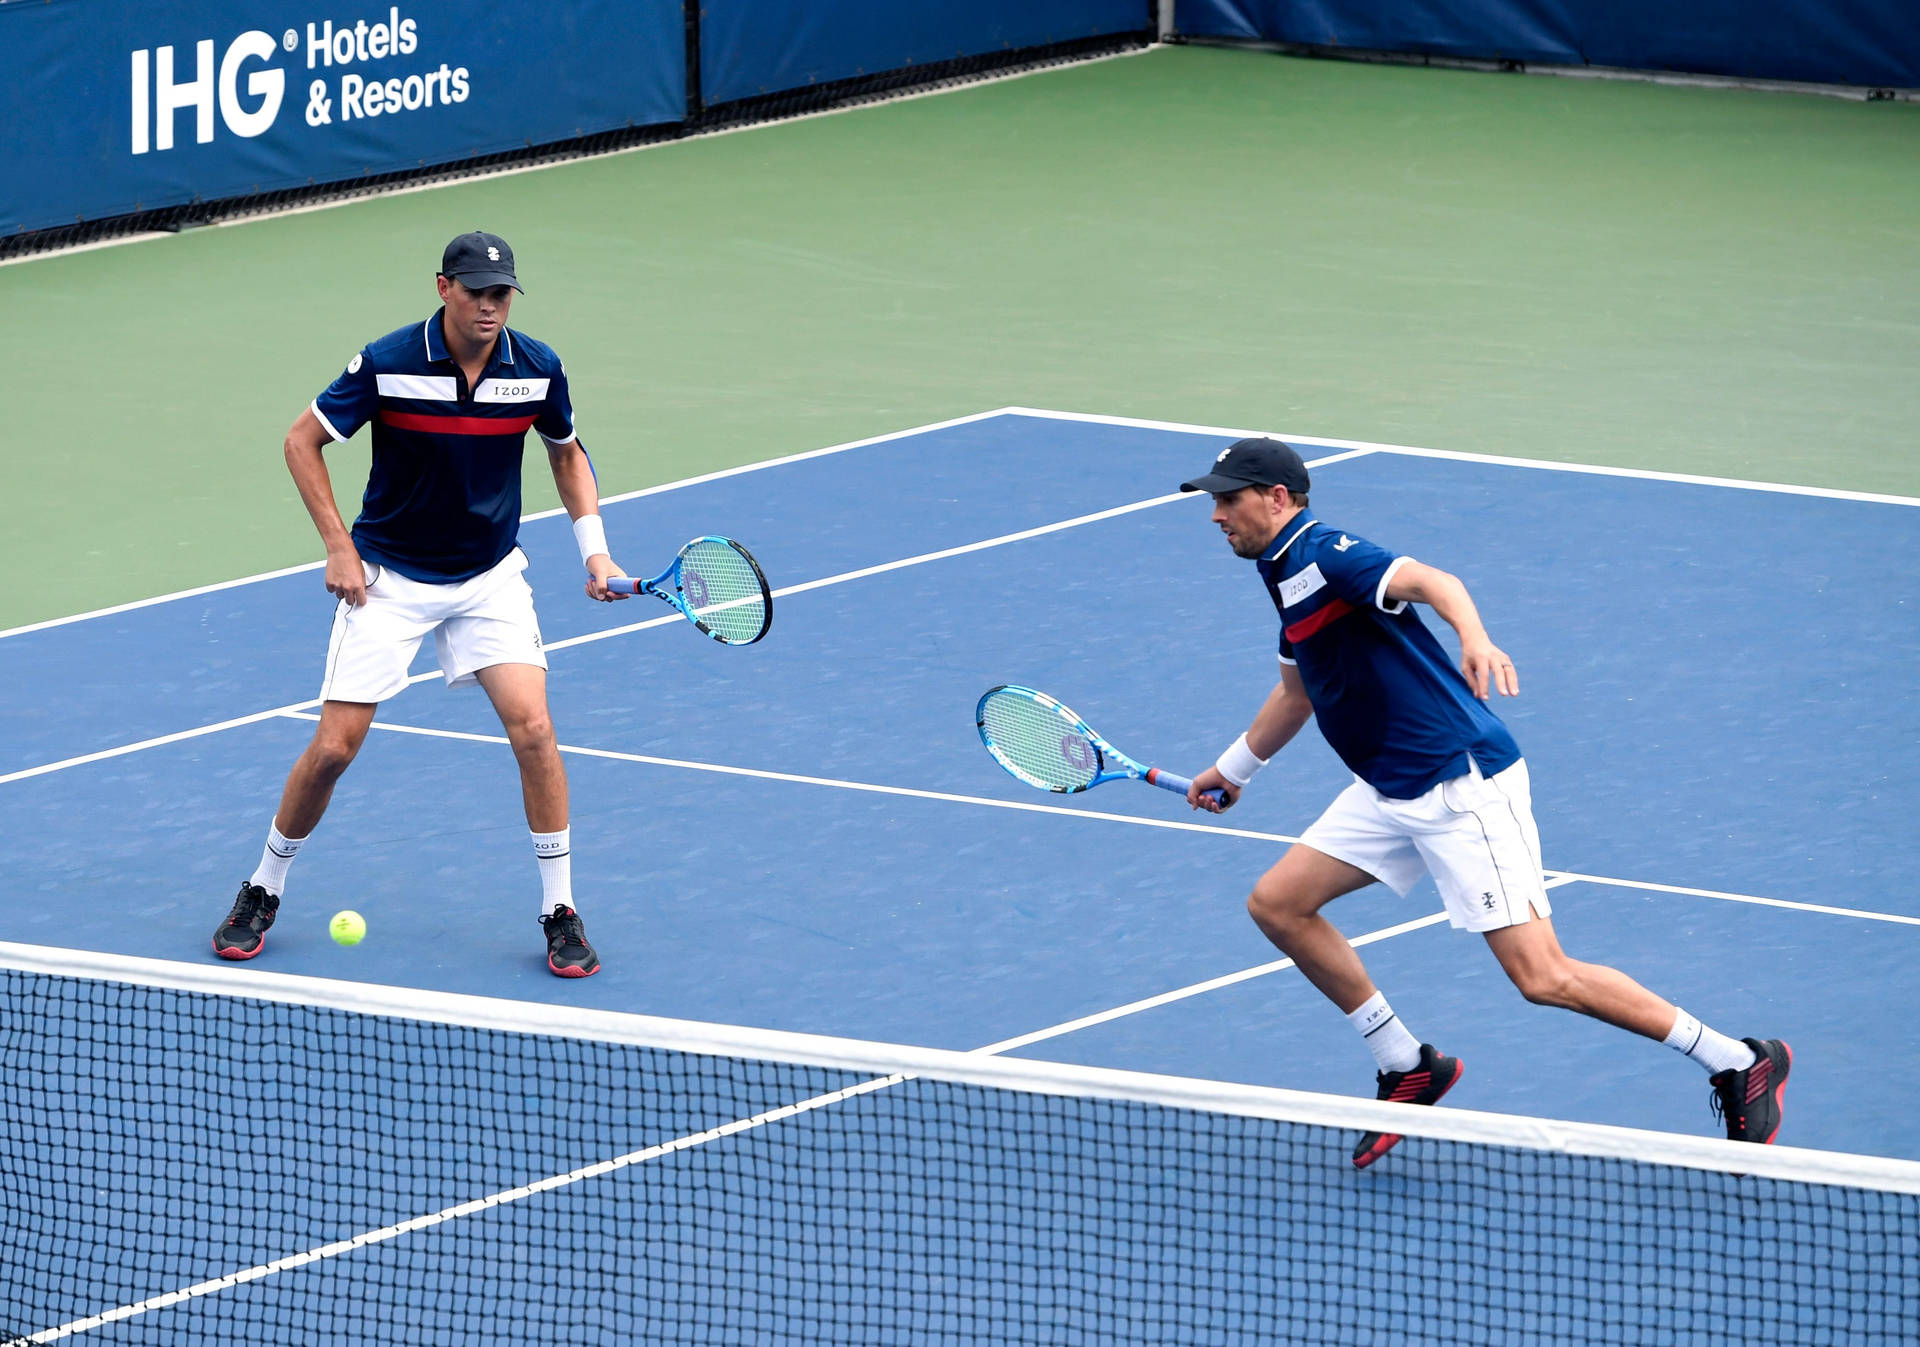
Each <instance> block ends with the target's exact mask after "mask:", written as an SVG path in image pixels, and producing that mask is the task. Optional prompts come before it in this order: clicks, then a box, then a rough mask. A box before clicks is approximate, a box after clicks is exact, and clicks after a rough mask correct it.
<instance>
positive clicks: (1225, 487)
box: [1180, 472, 1267, 496]
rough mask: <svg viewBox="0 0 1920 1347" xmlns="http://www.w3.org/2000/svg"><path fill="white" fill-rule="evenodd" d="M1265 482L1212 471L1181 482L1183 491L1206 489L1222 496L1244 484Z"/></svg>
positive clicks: (1250, 484)
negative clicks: (1250, 480)
mask: <svg viewBox="0 0 1920 1347" xmlns="http://www.w3.org/2000/svg"><path fill="white" fill-rule="evenodd" d="M1265 485H1267V483H1265V482H1249V481H1247V480H1246V479H1245V478H1244V477H1227V476H1224V475H1222V474H1221V473H1217V472H1210V473H1208V474H1207V475H1206V476H1205V477H1196V478H1194V479H1193V480H1192V481H1191V482H1182V483H1180V489H1181V490H1182V491H1206V492H1210V493H1212V494H1213V495H1216V496H1221V495H1225V494H1227V493H1228V492H1230V491H1238V490H1239V489H1240V488H1241V487H1244V486H1265Z"/></svg>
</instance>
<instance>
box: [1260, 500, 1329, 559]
mask: <svg viewBox="0 0 1920 1347" xmlns="http://www.w3.org/2000/svg"><path fill="white" fill-rule="evenodd" d="M1319 522H1320V521H1319V520H1317V519H1315V518H1314V517H1313V511H1311V510H1302V511H1301V512H1300V513H1299V514H1297V515H1295V516H1294V517H1293V518H1292V519H1290V520H1288V521H1287V526H1286V527H1285V528H1283V529H1281V530H1280V532H1279V533H1278V534H1276V535H1275V536H1274V539H1273V546H1271V547H1269V548H1268V549H1267V550H1266V552H1265V553H1264V554H1262V556H1261V558H1260V560H1262V561H1278V560H1280V558H1281V556H1282V555H1283V554H1284V553H1285V552H1286V550H1287V549H1288V548H1289V547H1292V546H1293V540H1294V539H1296V538H1298V537H1299V536H1300V535H1301V534H1303V533H1305V532H1306V531H1307V530H1308V529H1310V528H1312V527H1313V526H1314V525H1315V524H1317V523H1319Z"/></svg>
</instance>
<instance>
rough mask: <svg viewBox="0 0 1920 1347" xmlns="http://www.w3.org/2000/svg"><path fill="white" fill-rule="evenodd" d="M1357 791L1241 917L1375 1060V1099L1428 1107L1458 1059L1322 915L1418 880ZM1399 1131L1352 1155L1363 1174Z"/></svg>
mask: <svg viewBox="0 0 1920 1347" xmlns="http://www.w3.org/2000/svg"><path fill="white" fill-rule="evenodd" d="M1376 802H1377V797H1376V796H1375V794H1374V792H1373V791H1372V790H1370V789H1369V788H1368V787H1366V786H1363V785H1360V784H1358V783H1356V784H1354V785H1352V786H1349V787H1348V788H1347V789H1346V790H1345V791H1343V792H1341V794H1340V795H1339V797H1338V798H1336V799H1335V800H1334V802H1333V803H1332V804H1331V805H1329V806H1328V808H1327V810H1326V812H1325V813H1323V814H1322V815H1321V816H1320V818H1319V819H1317V820H1316V821H1315V822H1314V824H1313V826H1312V827H1311V828H1309V829H1307V832H1306V835H1305V837H1303V838H1302V839H1301V841H1300V843H1299V844H1298V845H1296V846H1294V847H1293V848H1292V849H1291V850H1289V851H1288V852H1287V854H1286V855H1285V856H1283V857H1282V858H1281V859H1280V863H1279V864H1277V865H1275V866H1274V867H1273V868H1272V869H1271V870H1269V871H1267V873H1266V874H1264V875H1262V876H1261V878H1260V881H1259V882H1258V883H1257V884H1255V885H1254V890H1253V894H1252V896H1250V897H1249V898H1248V900H1247V910H1248V912H1249V913H1250V914H1251V915H1252V917H1253V920H1254V923H1255V924H1256V925H1258V926H1259V927H1260V929H1261V931H1262V932H1263V933H1264V934H1265V935H1266V937H1267V939H1268V940H1270V941H1272V942H1273V944H1274V945H1275V946H1276V947H1277V948H1279V949H1280V950H1281V951H1282V952H1283V953H1285V954H1286V955H1287V956H1288V957H1289V958H1291V959H1292V960H1293V961H1294V964H1295V965H1296V966H1297V967H1298V968H1299V969H1300V971H1301V972H1302V973H1304V974H1305V975H1306V977H1307V980H1308V981H1310V982H1312V983H1313V985H1314V986H1315V987H1317V988H1319V989H1320V991H1321V993H1322V994H1324V995H1325V996H1326V997H1327V999H1329V1000H1330V1001H1332V1002H1333V1003H1334V1004H1335V1005H1336V1006H1338V1007H1339V1008H1340V1010H1341V1012H1342V1013H1344V1014H1345V1015H1346V1017H1347V1021H1348V1023H1350V1024H1352V1025H1353V1027H1354V1029H1355V1031H1356V1032H1358V1033H1359V1034H1360V1036H1361V1039H1362V1041H1363V1042H1365V1044H1366V1045H1367V1048H1368V1050H1369V1051H1370V1052H1372V1054H1373V1059H1374V1063H1375V1065H1376V1066H1377V1067H1378V1074H1377V1075H1376V1076H1375V1078H1374V1084H1375V1094H1376V1097H1377V1098H1380V1099H1392V1100H1397V1101H1399V1102H1402V1103H1415V1104H1432V1103H1436V1102H1438V1100H1439V1099H1440V1097H1441V1096H1442V1095H1444V1094H1446V1092H1447V1091H1448V1090H1450V1089H1452V1088H1453V1086H1454V1084H1455V1083H1456V1082H1458V1081H1459V1079H1460V1076H1461V1072H1462V1068H1461V1064H1460V1061H1459V1059H1458V1058H1455V1057H1448V1056H1446V1055H1445V1054H1443V1053H1440V1052H1438V1051H1436V1050H1435V1049H1434V1048H1433V1047H1432V1046H1431V1045H1430V1044H1424V1043H1421V1042H1420V1041H1419V1039H1417V1038H1416V1037H1414V1035H1413V1034H1412V1032H1411V1031H1410V1030H1408V1028H1407V1027H1406V1025H1405V1023H1404V1022H1402V1021H1401V1019H1400V1017H1399V1016H1398V1015H1397V1014H1396V1013H1395V1012H1394V1010H1393V1008H1392V1007H1391V1006H1390V1005H1388V1004H1387V998H1386V997H1385V996H1384V995H1383V994H1382V993H1381V992H1380V991H1379V989H1378V988H1376V987H1375V986H1374V984H1373V979H1372V978H1371V977H1369V976H1368V974H1367V971H1366V967H1365V965H1364V964H1363V963H1362V962H1361V960H1360V955H1359V953H1358V952H1357V951H1356V950H1355V949H1354V948H1353V946H1352V945H1351V944H1350V943H1348V941H1347V939H1346V937H1345V936H1343V935H1341V934H1340V932H1339V931H1338V930H1337V929H1336V928H1335V927H1334V925H1333V923H1331V922H1329V921H1328V920H1327V919H1326V918H1325V917H1324V916H1322V915H1321V914H1320V909H1321V908H1323V907H1324V906H1326V904H1328V903H1329V902H1332V901H1333V900H1334V899H1335V898H1338V897H1340V896H1341V895H1342V894H1347V893H1351V892H1353V891H1354V890H1355V889H1359V888H1364V887H1366V886H1367V885H1368V884H1371V883H1373V882H1375V880H1379V881H1380V882H1382V883H1385V884H1387V885H1388V886H1389V887H1390V888H1392V889H1394V890H1395V891H1396V892H1397V893H1400V894H1401V895H1403V896H1404V895H1405V894H1406V892H1407V891H1408V890H1409V889H1410V888H1411V887H1412V886H1413V884H1414V882H1415V881H1417V880H1418V879H1419V877H1420V873H1421V865H1420V859H1419V855H1418V853H1417V852H1416V851H1415V850H1414V848H1413V846H1412V844H1411V843H1410V842H1408V840H1407V839H1406V837H1405V836H1404V835H1402V834H1401V833H1400V832H1399V830H1398V829H1397V828H1395V827H1394V826H1392V824H1391V821H1390V820H1388V819H1386V818H1385V817H1384V816H1383V815H1382V813H1381V812H1380V810H1379V809H1378V807H1377V803H1376ZM1399 1141H1400V1137H1399V1135H1398V1134H1397V1133H1392V1132H1368V1133H1366V1134H1364V1135H1363V1136H1362V1137H1361V1138H1360V1140H1359V1143H1358V1144H1357V1145H1356V1146H1355V1147H1354V1151H1353V1163H1354V1164H1355V1165H1356V1166H1357V1167H1359V1168H1363V1169H1364V1168H1365V1167H1366V1166H1368V1165H1370V1164H1372V1163H1373V1162H1374V1161H1375V1160H1378V1159H1379V1158H1380V1157H1381V1156H1383V1155H1385V1154H1386V1153H1387V1152H1388V1151H1390V1150H1392V1149H1393V1147H1394V1146H1395V1145H1397V1144H1398V1143H1399Z"/></svg>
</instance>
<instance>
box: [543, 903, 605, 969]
mask: <svg viewBox="0 0 1920 1347" xmlns="http://www.w3.org/2000/svg"><path fill="white" fill-rule="evenodd" d="M540 925H541V928H542V929H543V930H545V931H546V933H547V967H548V968H551V969H552V970H553V972H554V976H556V977H563V978H585V977H592V976H593V975H594V974H595V973H597V972H599V971H600V956H599V955H598V954H595V953H594V952H593V946H592V945H589V944H588V943H587V928H586V927H585V926H583V925H582V924H581V922H580V914H579V913H578V912H575V911H574V910H573V909H572V908H570V907H565V906H562V907H556V908H555V909H554V910H553V913H552V915H551V916H545V917H542V918H540Z"/></svg>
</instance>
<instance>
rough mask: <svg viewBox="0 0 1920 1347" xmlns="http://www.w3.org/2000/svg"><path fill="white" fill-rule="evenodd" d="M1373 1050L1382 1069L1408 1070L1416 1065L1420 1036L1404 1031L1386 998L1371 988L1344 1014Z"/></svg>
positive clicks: (1403, 1026) (1374, 1058)
mask: <svg viewBox="0 0 1920 1347" xmlns="http://www.w3.org/2000/svg"><path fill="white" fill-rule="evenodd" d="M1347 1022H1348V1023H1349V1024H1351V1025H1353V1027H1354V1028H1356V1029H1358V1030H1359V1031H1360V1037H1362V1038H1364V1039H1366V1040H1367V1047H1368V1048H1370V1049H1372V1051H1373V1060H1374V1061H1376V1062H1378V1063H1379V1064H1380V1069H1381V1070H1382V1071H1411V1070H1413V1068H1415V1067H1416V1066H1418V1065H1420V1040H1419V1039H1417V1038H1415V1037H1414V1036H1413V1035H1412V1034H1410V1033H1408V1032H1407V1026H1406V1025H1404V1024H1402V1023H1400V1017H1399V1016H1398V1015H1396V1014H1394V1013H1393V1007H1392V1006H1390V1005H1388V1004H1387V998H1386V997H1385V996H1384V995H1383V994H1381V993H1380V992H1375V993H1374V994H1373V995H1372V996H1369V997H1368V998H1367V999H1366V1002H1365V1003H1364V1004H1363V1005H1362V1006H1361V1007H1360V1009H1358V1010H1356V1011H1354V1012H1353V1013H1352V1014H1351V1015H1348V1016H1347Z"/></svg>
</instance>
